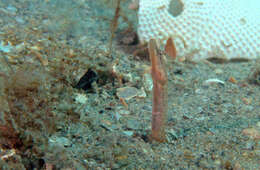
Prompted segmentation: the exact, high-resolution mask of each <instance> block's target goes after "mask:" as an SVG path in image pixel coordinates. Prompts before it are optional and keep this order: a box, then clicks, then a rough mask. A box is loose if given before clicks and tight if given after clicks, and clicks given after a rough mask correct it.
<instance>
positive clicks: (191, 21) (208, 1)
mask: <svg viewBox="0 0 260 170" xmlns="http://www.w3.org/2000/svg"><path fill="white" fill-rule="evenodd" d="M170 1H171V0H140V1H139V11H138V20H139V21H138V35H139V39H140V41H141V42H142V43H145V42H148V41H149V40H150V39H151V38H154V39H156V40H157V41H158V42H164V41H163V40H166V39H167V38H168V37H170V36H171V37H173V39H174V43H175V45H176V48H177V52H178V56H183V57H189V58H190V59H192V60H199V59H205V58H211V57H220V58H226V59H234V58H246V59H255V58H257V57H260V0H181V2H182V3H183V10H182V12H181V13H180V14H179V15H178V16H176V17H174V16H172V15H171V14H170V13H169V12H168V8H169V4H170ZM173 1H174V0H173Z"/></svg>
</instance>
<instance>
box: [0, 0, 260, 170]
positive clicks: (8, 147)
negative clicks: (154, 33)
mask: <svg viewBox="0 0 260 170" xmlns="http://www.w3.org/2000/svg"><path fill="white" fill-rule="evenodd" d="M127 3H129V1H123V0H122V3H121V7H122V8H121V9H120V12H119V14H120V18H119V20H118V27H117V29H116V31H115V34H114V35H115V36H114V38H113V46H112V50H111V51H110V50H109V43H110V37H111V28H112V27H111V23H112V21H113V16H114V11H115V6H116V0H113V2H112V1H111V0H1V1H0V43H1V45H0V94H1V96H0V113H1V115H0V146H1V148H0V167H1V168H0V169H3V170H9V169H12V170H22V169H27V170H31V169H46V170H53V169H63V170H65V169H66V170H67V169H77V170H81V169H93V170H96V169H100V170H101V169H139V170H144V169H162V170H164V169H166V170H167V169H177V170H186V169H187V170H188V169H227V170H243V169H244V170H256V169H260V62H259V60H258V61H257V60H254V61H246V62H245V61H244V62H238V61H236V62H228V61H225V60H220V61H216V60H213V61H208V60H205V61H200V62H196V63H195V62H191V61H184V60H183V59H177V60H176V61H172V60H170V59H168V62H167V70H168V106H169V107H168V120H167V125H166V135H167V142H165V143H157V142H155V141H151V140H149V133H150V129H151V112H152V91H151V77H149V74H148V72H147V70H148V66H149V57H148V55H147V51H143V52H137V53H136V49H138V40H137V39H136V34H135V32H136V22H137V20H136V14H135V11H130V10H128V9H127ZM114 21H116V20H114ZM113 23H115V22H113ZM85 73H87V74H86V76H85V77H84V78H83V79H81V78H82V76H83V75H84V74H85ZM80 79H81V80H82V81H81V83H78V82H79V80H80ZM207 80H209V81H207Z"/></svg>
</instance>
